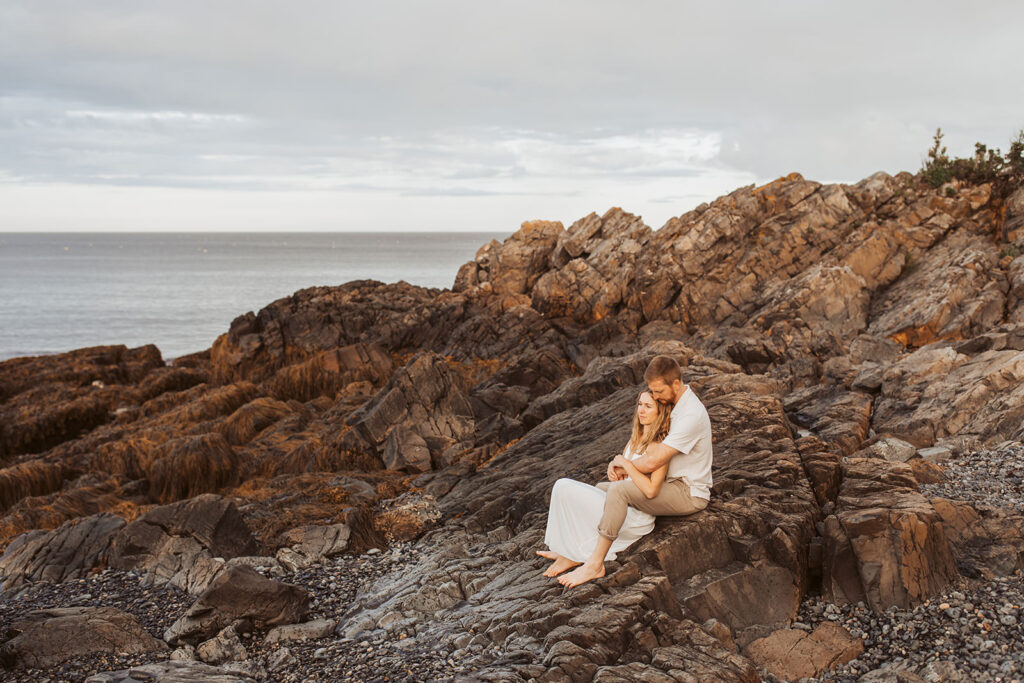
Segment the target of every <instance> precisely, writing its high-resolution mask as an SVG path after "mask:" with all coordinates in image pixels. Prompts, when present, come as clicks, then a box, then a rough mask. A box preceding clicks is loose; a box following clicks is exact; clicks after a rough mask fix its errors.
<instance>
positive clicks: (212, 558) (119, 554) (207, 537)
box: [110, 493, 257, 594]
mask: <svg viewBox="0 0 1024 683" xmlns="http://www.w3.org/2000/svg"><path fill="white" fill-rule="evenodd" d="M256 550H257V543H256V539H255V538H254V537H253V535H252V532H251V531H249V527H248V526H247V525H246V523H245V520H243V519H242V515H241V514H240V513H239V512H238V508H236V507H235V504H234V503H233V502H231V501H230V500H228V499H227V498H224V497H222V496H218V495H214V494H212V493H207V494H203V495H200V496H196V497H195V498H190V499H188V500H183V501H180V502H178V503H172V504H170V505H162V506H160V507H156V508H153V509H152V510H150V511H149V512H147V513H146V514H144V515H143V516H142V517H140V518H138V519H136V520H135V521H133V522H132V523H131V524H128V525H127V526H126V527H124V528H123V529H122V530H121V531H120V532H119V533H118V534H117V535H116V536H115V537H114V540H113V542H112V547H111V552H110V564H111V566H113V567H118V568H121V569H142V570H145V571H146V572H147V575H148V580H149V581H151V582H152V583H154V584H164V583H170V584H171V585H173V586H177V587H178V588H181V589H182V590H185V591H188V592H189V593H193V594H196V593H200V592H202V591H203V590H204V589H205V588H206V587H207V586H208V585H210V582H211V581H213V579H214V577H216V576H217V575H218V574H219V573H220V572H221V571H222V570H223V568H224V559H225V558H232V557H237V556H244V555H254V554H255V553H256Z"/></svg>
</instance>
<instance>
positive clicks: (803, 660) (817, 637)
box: [743, 621, 864, 681]
mask: <svg viewBox="0 0 1024 683" xmlns="http://www.w3.org/2000/svg"><path fill="white" fill-rule="evenodd" d="M743 652H744V654H745V655H747V656H748V657H750V658H751V659H752V660H753V661H754V663H755V664H757V665H758V667H759V668H763V669H767V670H768V671H769V672H771V673H772V674H773V675H775V676H777V677H779V678H781V679H783V680H787V681H795V680H797V679H800V678H817V677H818V676H821V675H822V674H823V673H825V672H827V671H831V670H832V669H834V668H836V667H837V666H839V665H841V664H845V663H846V662H848V661H850V660H851V659H854V658H856V657H858V656H859V655H860V654H861V653H862V652H864V643H863V642H862V641H861V639H860V638H854V637H853V636H851V635H850V633H849V632H848V631H847V630H846V629H844V628H843V627H842V626H840V625H838V624H834V623H832V622H828V621H827V622H825V623H823V624H821V625H820V626H818V628H816V629H814V631H813V632H812V633H805V632H803V631H798V630H796V629H788V628H787V629H782V630H779V631H775V632H774V633H772V634H771V635H770V636H768V637H766V638H760V639H758V640H755V641H754V642H752V643H751V644H750V645H748V646H747V647H746V649H745V650H744V651H743Z"/></svg>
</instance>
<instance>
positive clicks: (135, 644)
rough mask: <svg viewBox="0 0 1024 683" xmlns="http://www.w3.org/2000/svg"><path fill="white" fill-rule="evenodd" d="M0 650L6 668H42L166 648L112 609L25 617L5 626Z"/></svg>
mask: <svg viewBox="0 0 1024 683" xmlns="http://www.w3.org/2000/svg"><path fill="white" fill-rule="evenodd" d="M9 632H10V633H13V634H14V635H13V636H11V637H9V639H8V640H6V641H5V642H4V643H3V644H2V645H0V662H2V663H3V665H4V666H5V667H7V668H23V667H33V668H44V667H50V666H54V665H55V664H59V663H60V662H62V661H65V660H67V659H71V658H73V657H79V656H82V655H89V654H93V653H105V654H111V655H112V654H119V653H126V654H142V653H146V652H155V651H158V650H166V649H167V646H166V645H165V644H164V643H163V642H161V641H159V640H157V639H156V638H154V637H153V636H151V635H149V634H148V633H146V631H145V629H143V628H142V625H141V624H139V622H138V620H137V619H136V618H135V617H134V616H132V615H131V614H127V613H125V612H121V611H120V610H117V609H114V608H112V607H64V608H54V609H45V610H36V611H33V612H29V613H28V614H26V615H25V616H24V617H22V618H21V619H17V620H16V621H15V622H14V623H12V624H11V625H10V629H9Z"/></svg>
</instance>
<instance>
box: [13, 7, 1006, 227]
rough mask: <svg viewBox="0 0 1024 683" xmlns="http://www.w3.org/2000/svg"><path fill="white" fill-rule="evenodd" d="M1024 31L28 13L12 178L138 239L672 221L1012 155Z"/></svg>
mask: <svg viewBox="0 0 1024 683" xmlns="http://www.w3.org/2000/svg"><path fill="white" fill-rule="evenodd" d="M1022 24H1024V4H1020V3H983V4H981V5H972V6H970V7H967V6H965V5H962V4H961V3H953V2H951V1H949V2H945V1H939V2H929V3H925V2H921V1H919V0H910V1H908V2H903V3H897V4H893V3H888V2H881V0H864V1H863V2H860V3H856V4H849V3H822V2H818V1H817V0H787V1H786V2H768V3H765V2H746V3H744V2H724V3H697V2H675V1H671V2H669V1H667V0H666V1H657V0H644V1H642V2H638V3H628V4H627V3H619V2H611V1H610V0H589V1H587V2H584V1H583V0H566V1H565V2H559V3H554V4H552V3H540V2H538V1H535V0H523V2H519V3H514V4H513V3H471V2H466V1H455V0H437V2H433V3H418V2H397V3H336V2H327V1H326V0H308V1H302V0H297V1H296V2H293V3H289V4H287V5H283V4H280V3H276V2H270V1H269V0H246V1H245V2H230V1H226V2H218V3H213V4H211V3H206V2H199V1H198V0H195V1H192V0H182V1H181V2H176V3H172V4H152V3H138V2H132V1H130V0H102V1H100V2H91V3H87V4H82V3H75V2H70V1H67V2H53V3H51V2H48V3H35V2H28V1H21V2H19V1H16V0H12V1H10V2H5V3H3V4H0V183H2V184H3V186H4V187H5V191H6V192H7V193H8V194H7V199H8V200H9V201H14V202H18V201H22V202H25V203H24V204H23V205H21V206H20V208H19V207H18V206H13V205H5V211H7V212H8V215H9V216H10V215H17V216H18V217H19V219H18V224H19V225H23V226H25V229H40V228H44V227H45V226H46V225H48V224H50V223H51V222H53V221H54V220H57V216H55V215H54V211H55V210H54V209H50V208H47V206H46V204H47V203H46V202H41V203H40V202H35V200H33V199H30V197H34V196H35V195H36V190H35V189H33V187H32V186H38V187H40V188H41V187H43V186H45V187H47V188H49V191H50V192H51V193H54V192H59V193H60V196H59V197H51V202H50V203H53V204H61V203H71V204H74V205H75V206H76V207H77V213H76V215H78V217H79V221H80V224H81V225H86V224H88V225H94V226H95V225H111V224H120V223H119V219H118V218H117V217H116V216H111V215H110V208H109V207H110V206H111V205H116V206H119V207H121V210H122V211H124V212H136V213H134V214H131V216H132V217H134V218H135V219H136V222H137V223H140V224H141V223H146V224H149V223H161V224H162V223H163V222H166V217H167V216H171V215H173V216H177V219H176V221H177V223H176V224H177V225H179V226H180V227H186V226H185V225H184V223H185V222H187V223H188V227H193V228H196V229H198V228H200V227H208V226H209V225H210V221H208V220H204V218H203V216H202V215H200V214H199V213H198V212H197V209H193V208H189V207H182V206H178V204H177V202H176V201H169V200H168V204H167V206H164V205H163V204H161V202H163V201H164V199H159V200H154V197H156V196H158V195H159V196H160V197H171V196H175V197H178V198H179V199H180V200H181V201H192V202H195V203H196V204H195V205H196V207H203V209H204V210H206V211H209V212H210V214H209V216H211V217H220V218H222V219H224V220H226V221H229V222H232V224H235V223H237V224H239V225H243V226H244V225H247V224H256V223H260V224H262V223H267V224H269V223H270V222H273V221H278V220H280V221H284V220H285V215H284V213H281V214H280V215H278V214H277V213H275V212H276V211H277V209H275V208H273V207H277V206H280V207H284V206H293V205H296V206H298V207H300V210H296V213H295V215H296V216H297V217H301V220H298V221H293V222H292V223H294V224H295V225H294V227H295V228H297V229H298V228H302V227H310V228H312V227H313V226H314V225H328V224H338V221H334V219H333V218H332V217H333V216H335V215H343V216H353V217H354V216H358V220H356V219H355V218H353V219H352V220H351V221H349V220H348V219H347V218H346V219H345V220H343V221H340V223H342V224H345V225H348V224H350V223H351V224H353V225H355V224H358V226H357V227H363V228H367V229H374V228H377V227H379V228H382V229H385V228H388V227H389V226H391V225H393V224H395V223H396V222H397V223H401V224H402V225H413V224H415V225H427V224H430V225H434V224H449V223H452V222H454V223H458V224H462V223H466V224H469V223H471V222H472V220H473V219H472V218H470V217H466V216H465V215H464V214H467V213H469V212H471V211H477V212H483V213H482V214H481V215H480V220H481V221H483V222H493V221H495V220H497V219H499V218H500V219H501V222H502V223H504V224H508V223H509V222H512V223H516V222H518V221H519V220H520V219H521V218H524V217H539V216H549V217H556V218H561V219H563V220H571V219H572V218H575V217H577V216H578V215H579V214H581V213H586V212H587V211H590V210H601V209H602V207H604V208H606V207H607V206H609V205H612V204H615V205H622V206H623V207H624V208H626V209H629V210H634V211H636V212H640V213H645V215H647V216H648V218H649V220H650V222H652V223H654V224H658V223H659V222H660V221H661V220H663V219H664V217H665V216H667V215H671V214H668V213H665V212H669V211H671V213H672V214H675V213H681V212H682V211H684V210H686V209H688V208H691V207H692V206H693V205H695V204H697V203H699V202H700V201H703V200H705V199H708V198H711V197H713V196H717V194H721V193H723V192H727V191H729V190H731V189H733V188H734V187H735V186H736V185H739V184H745V183H748V182H756V181H761V180H767V179H770V178H773V177H776V176H778V175H781V174H783V173H786V172H789V171H794V170H795V171H799V172H801V173H803V174H804V175H805V176H806V177H809V178H814V179H818V180H825V181H829V180H842V181H855V180H858V179H859V178H861V177H864V176H866V175H868V174H869V173H872V172H874V171H876V170H880V169H881V170H887V171H890V172H895V171H899V170H916V168H917V167H918V166H919V165H920V161H921V156H922V155H923V153H924V151H925V150H926V149H927V146H928V144H929V143H930V138H931V134H932V132H933V131H934V129H935V128H936V127H937V126H942V127H943V129H944V130H945V131H946V132H947V144H948V146H949V148H950V151H951V152H952V153H954V154H966V153H968V152H969V151H970V150H971V147H972V145H973V142H974V141H975V140H982V141H985V142H987V143H989V144H990V145H993V146H1005V144H1006V141H1007V139H1008V138H1009V137H1010V136H1011V135H1012V134H1013V133H1014V132H1015V131H1016V130H1017V129H1018V128H1020V127H1021V126H1022V125H1024V119H1022V118H1021V116H1022V115H1021V113H1020V112H1024V90H1021V89H1020V88H1015V87H1013V84H1015V83H1018V82H1020V81H1021V80H1022V76H1024V47H1022V45H1024V43H1022V41H1020V40H1019V36H1018V35H1017V34H1018V33H1019V26H1020V25H1022ZM107 186H109V187H108V188H107V189H103V188H104V187H107ZM12 187H17V188H18V191H17V192H14V193H13V194H11V192H12ZM75 187H80V188H84V190H87V191H84V193H76V192H73V188H75ZM161 188H162V192H163V194H161V193H159V192H157V190H158V189H161ZM199 189H202V190H204V193H200V194H198V195H197V194H194V193H193V192H192V191H193V190H199ZM108 190H109V192H108ZM133 192H135V193H138V194H137V195H136V196H138V197H146V201H141V200H129V196H130V195H131V194H132V193H133ZM268 192H269V193H272V194H271V195H268V197H263V196H262V195H263V194H265V193H268ZM317 192H320V193H327V194H325V196H324V197H321V196H319V195H316V193H317ZM65 193H70V194H65ZM154 193H155V194H154ZM709 193H716V194H713V195H711V196H710V197H709V196H708V195H709ZM200 195H201V198H200ZM328 195H329V198H328ZM89 197H93V198H95V200H94V202H93V203H90V200H89V199H88V198H89ZM114 197H116V198H117V199H116V200H115V199H113V198H114ZM285 197H289V198H290V199H285ZM300 197H301V199H299V198H300ZM65 200H66V201H65ZM154 201H156V204H154V203H153V202H154ZM335 201H337V202H340V203H341V204H344V205H345V206H347V207H353V206H358V207H360V208H359V209H358V210H346V209H344V208H341V209H337V210H336V209H335V208H334V207H335V203H334V202H335ZM111 202H112V204H111ZM446 202H448V203H451V206H452V207H455V206H459V205H461V206H463V207H464V208H463V209H462V210H461V211H460V210H458V209H456V208H451V209H449V205H448V204H446ZM582 202H592V204H590V205H586V206H581V203H582ZM155 205H160V206H161V209H160V210H161V211H165V212H166V213H165V214H163V215H155V214H154V211H155V210H156V209H150V208H149V207H153V206H155ZM246 206H248V207H252V208H251V210H250V211H249V214H248V215H249V221H248V223H247V221H246V220H244V219H243V218H242V217H243V216H245V215H246V209H245V207H246ZM8 207H10V210H8ZM30 207H34V208H33V209H32V210H34V211H37V212H38V213H36V214H33V213H32V211H30ZM312 207H319V208H320V209H321V210H323V211H325V212H326V213H325V215H324V216H318V215H315V214H314V213H312ZM371 209H372V211H371ZM430 210H437V211H440V214H439V215H437V216H435V217H427V218H424V216H423V215H422V214H423V212H425V211H430ZM12 211H13V214H11V212H12ZM258 211H266V212H268V213H269V215H270V216H271V217H272V218H265V217H264V216H261V215H257V213H258ZM282 211H283V210H282ZM400 211H408V212H409V214H408V215H407V216H405V217H404V218H403V217H402V216H401V215H399V213H398V212H400ZM499 211H508V212H509V213H508V214H506V215H503V216H502V215H499V214H498V212H499ZM375 212H376V213H375ZM33 215H34V216H36V217H35V218H33ZM47 216H49V218H47ZM236 217H237V219H236ZM303 221H306V222H303ZM59 222H60V223H61V224H62V225H65V224H68V223H69V222H71V218H70V217H67V218H60V220H59ZM129 222H130V221H129ZM285 222H287V221H285ZM2 228H3V226H0V229H2Z"/></svg>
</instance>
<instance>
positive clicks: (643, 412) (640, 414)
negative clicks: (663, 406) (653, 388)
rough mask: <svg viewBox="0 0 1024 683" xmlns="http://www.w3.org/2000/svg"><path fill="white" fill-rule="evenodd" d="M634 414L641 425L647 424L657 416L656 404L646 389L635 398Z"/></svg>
mask: <svg viewBox="0 0 1024 683" xmlns="http://www.w3.org/2000/svg"><path fill="white" fill-rule="evenodd" d="M636 416H637V418H638V419H639V420H640V424H642V425H649V424H651V423H652V422H654V419H655V418H656V417H658V404H657V402H656V401H655V400H654V397H653V396H651V395H650V394H649V393H648V392H646V391H645V392H644V393H642V394H640V398H639V399H637V402H636Z"/></svg>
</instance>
